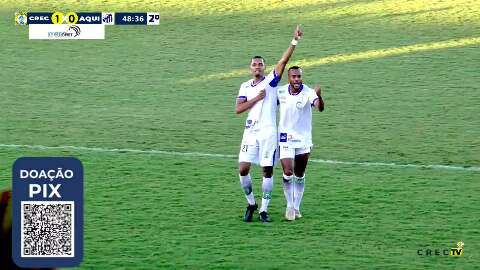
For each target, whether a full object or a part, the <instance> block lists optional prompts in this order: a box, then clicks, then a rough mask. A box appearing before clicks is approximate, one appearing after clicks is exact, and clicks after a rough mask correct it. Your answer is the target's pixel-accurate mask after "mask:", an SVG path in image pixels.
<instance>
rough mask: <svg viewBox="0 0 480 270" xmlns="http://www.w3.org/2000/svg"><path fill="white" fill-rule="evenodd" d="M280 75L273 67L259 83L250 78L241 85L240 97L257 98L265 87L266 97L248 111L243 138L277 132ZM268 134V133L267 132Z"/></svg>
mask: <svg viewBox="0 0 480 270" xmlns="http://www.w3.org/2000/svg"><path fill="white" fill-rule="evenodd" d="M280 79H281V78H280V77H279V76H278V75H277V74H276V72H275V69H273V70H272V71H271V72H270V73H269V74H268V75H267V76H266V77H264V78H263V80H262V81H260V82H259V83H257V84H254V82H253V79H250V80H248V81H246V82H244V83H242V85H241V86H240V91H239V92H238V97H237V98H239V99H246V100H247V101H248V100H251V99H253V98H255V97H256V96H257V95H258V94H259V93H260V91H261V90H262V89H265V98H264V99H262V100H260V101H258V102H257V103H256V104H255V105H253V107H252V108H251V109H250V111H249V112H248V117H247V120H246V122H245V131H244V133H243V134H244V136H243V140H244V141H245V140H251V139H254V138H252V136H254V134H261V133H263V132H265V133H272V132H274V133H275V132H276V127H277V124H276V122H277V85H278V82H279V81H280ZM266 136H268V134H266Z"/></svg>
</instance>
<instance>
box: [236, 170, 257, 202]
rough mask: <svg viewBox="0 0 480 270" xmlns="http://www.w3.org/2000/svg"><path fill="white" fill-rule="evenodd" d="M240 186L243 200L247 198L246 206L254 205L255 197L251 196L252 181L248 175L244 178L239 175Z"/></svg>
mask: <svg viewBox="0 0 480 270" xmlns="http://www.w3.org/2000/svg"><path fill="white" fill-rule="evenodd" d="M240 185H241V186H242V189H243V191H244V192H245V198H247V201H248V204H250V205H254V204H255V196H253V188H252V179H251V178H250V174H247V175H245V176H241V175H240Z"/></svg>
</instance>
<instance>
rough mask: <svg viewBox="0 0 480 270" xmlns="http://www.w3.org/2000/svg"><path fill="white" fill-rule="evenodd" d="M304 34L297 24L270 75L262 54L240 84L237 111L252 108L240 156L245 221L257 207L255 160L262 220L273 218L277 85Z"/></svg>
mask: <svg viewBox="0 0 480 270" xmlns="http://www.w3.org/2000/svg"><path fill="white" fill-rule="evenodd" d="M301 36H302V31H301V29H300V26H297V28H296V29H295V32H294V37H293V39H292V41H291V43H290V46H289V47H288V49H287V50H286V51H285V52H284V53H283V56H282V58H281V59H280V60H279V61H278V62H277V64H276V65H275V68H274V69H273V70H272V72H270V73H269V74H268V75H267V76H264V71H265V61H264V59H263V58H262V57H261V56H255V57H253V58H252V59H251V61H250V71H251V74H252V79H250V80H248V81H246V82H244V83H242V85H241V86H240V91H239V93H238V97H237V104H236V108H235V111H236V113H237V114H239V113H242V112H245V111H248V110H249V112H248V116H247V119H246V122H245V131H244V132H243V138H242V143H241V146H240V153H239V157H238V162H239V168H238V170H239V174H240V175H239V177H240V185H241V187H242V189H243V191H244V192H245V197H246V198H247V202H248V206H247V210H246V212H245V216H244V218H243V220H244V221H246V222H250V221H252V217H253V213H254V212H255V210H257V208H258V205H257V203H256V201H255V197H254V195H253V189H252V180H251V177H250V166H251V164H252V163H255V164H259V165H260V166H261V167H262V169H263V182H262V204H261V207H260V211H259V212H260V213H259V219H260V220H261V221H262V222H270V221H271V219H270V217H269V216H268V214H267V210H268V204H269V202H270V199H271V197H272V190H273V178H272V174H273V165H274V161H275V152H276V149H277V145H278V144H277V141H278V137H277V135H278V134H277V124H276V112H277V111H276V110H277V85H278V83H279V81H280V79H281V77H282V74H283V71H284V70H285V65H286V64H287V63H288V60H289V59H290V56H291V55H292V53H293V50H294V49H295V46H296V45H297V43H298V40H299V39H300V37H301Z"/></svg>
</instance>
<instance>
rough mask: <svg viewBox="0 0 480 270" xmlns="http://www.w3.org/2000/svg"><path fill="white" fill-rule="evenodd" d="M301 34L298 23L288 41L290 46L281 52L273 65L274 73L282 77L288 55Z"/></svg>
mask: <svg viewBox="0 0 480 270" xmlns="http://www.w3.org/2000/svg"><path fill="white" fill-rule="evenodd" d="M302 34H303V33H302V29H301V28H300V25H297V28H295V31H294V32H293V39H292V41H291V42H290V46H288V49H287V50H286V51H285V52H284V53H283V55H282V58H280V60H278V62H277V64H276V65H275V73H276V74H277V76H278V77H282V74H283V71H284V70H285V66H286V65H287V63H288V60H290V57H291V56H292V54H293V51H294V50H295V47H296V46H297V43H298V41H299V40H300V38H301V37H302Z"/></svg>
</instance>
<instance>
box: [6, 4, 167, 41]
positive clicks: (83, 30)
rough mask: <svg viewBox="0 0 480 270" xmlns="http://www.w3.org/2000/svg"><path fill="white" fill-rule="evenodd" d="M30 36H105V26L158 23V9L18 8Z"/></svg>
mask: <svg viewBox="0 0 480 270" xmlns="http://www.w3.org/2000/svg"><path fill="white" fill-rule="evenodd" d="M15 24H16V25H21V26H27V27H28V37H29V39H53V40H56V39H105V26H111V25H159V24H160V13H158V12H116V13H115V12H73V11H70V12H66V13H63V12H60V11H55V12H16V13H15Z"/></svg>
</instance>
